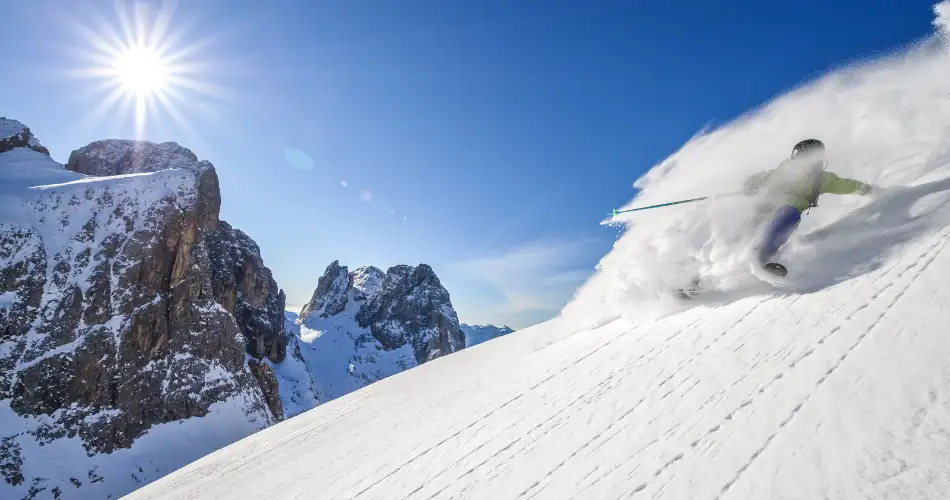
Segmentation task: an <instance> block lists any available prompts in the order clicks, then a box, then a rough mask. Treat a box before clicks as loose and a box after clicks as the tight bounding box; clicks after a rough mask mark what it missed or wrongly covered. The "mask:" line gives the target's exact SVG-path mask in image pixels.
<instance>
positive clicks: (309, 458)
mask: <svg viewBox="0 0 950 500" xmlns="http://www.w3.org/2000/svg"><path fill="white" fill-rule="evenodd" d="M947 5H950V4H944V5H943V7H942V8H943V9H944V10H945V11H946V9H947ZM938 24H940V23H938ZM928 43H930V42H928ZM947 67H950V51H948V50H947V48H946V47H945V46H944V47H941V46H935V45H932V44H930V45H928V44H924V45H922V46H921V47H917V48H914V49H912V50H910V51H909V52H908V53H906V54H897V55H895V56H892V57H891V58H890V59H884V60H881V61H877V62H875V63H872V64H866V65H860V66H858V67H853V68H845V69H843V70H841V71H839V72H837V73H834V74H832V75H830V76H829V77H828V78H827V79H823V80H821V81H819V82H816V83H814V84H812V85H809V86H806V87H804V88H803V89H799V90H797V91H795V92H792V93H790V94H789V95H787V96H784V97H782V98H780V99H778V100H777V101H776V102H775V103H772V104H770V105H769V106H766V107H764V108H763V109H760V110H758V111H756V112H755V113H752V114H750V115H749V116H746V117H743V118H742V119H740V120H737V121H736V122H735V123H733V124H729V125H727V126H724V127H722V128H721V129H719V130H717V131H713V132H710V133H709V134H705V135H701V136H699V137H697V138H695V139H693V140H692V141H690V142H689V143H688V144H687V145H686V146H684V148H683V149H682V150H681V151H679V152H677V153H676V154H674V155H673V156H671V158H670V159H668V160H667V161H665V162H663V163H662V164H660V165H658V166H657V167H655V168H654V169H653V170H652V171H651V172H650V173H649V174H648V175H647V176H645V177H644V179H641V180H640V181H638V184H637V186H638V187H641V188H642V192H641V193H640V195H639V196H638V198H637V199H636V200H635V201H636V204H641V203H643V204H645V203H648V202H653V201H663V200H668V199H676V198H678V197H688V196H690V195H692V194H695V193H696V191H697V190H699V189H716V188H723V189H722V190H723V191H724V192H726V191H728V190H731V189H734V181H735V180H736V179H740V178H741V177H742V176H743V175H745V174H748V173H751V172H752V171H754V170H756V169H759V168H761V167H762V166H763V165H764V164H767V163H769V162H773V163H774V160H775V159H776V158H777V155H778V154H779V153H778V152H779V151H781V154H787V151H785V148H786V147H787V146H788V145H787V144H786V143H788V142H790V141H792V140H793V139H799V138H800V136H801V135H805V136H810V135H818V136H820V137H821V138H823V139H826V142H828V143H829V147H830V148H834V149H833V151H835V152H834V153H830V154H832V155H833V156H834V157H833V159H834V167H833V168H832V170H835V171H837V172H838V173H840V174H842V175H848V176H853V177H857V178H861V179H863V180H867V181H870V182H873V183H875V184H876V185H881V186H885V187H892V188H893V189H891V190H885V191H883V192H879V193H878V195H877V196H876V197H875V198H873V199H870V200H868V199H854V198H851V199H842V198H840V197H839V198H830V199H829V201H827V202H826V201H824V200H825V198H824V197H823V198H822V203H821V206H820V207H819V208H818V209H816V210H814V212H813V213H811V214H809V216H808V217H807V218H806V219H807V220H806V221H805V222H803V224H802V227H801V228H800V230H799V231H798V233H796V235H795V236H794V237H793V239H792V240H791V241H790V242H789V245H788V246H787V247H786V249H784V250H783V254H781V255H782V256H783V258H785V259H787V260H788V261H789V262H794V263H795V264H794V265H792V266H790V268H791V273H790V276H789V278H788V279H787V280H782V281H776V282H775V283H774V284H773V285H766V284H763V283H759V282H755V283H754V284H753V285H752V286H749V280H747V279H736V280H733V279H731V278H730V277H732V276H734V275H736V274H737V273H738V274H741V273H742V272H743V271H742V270H743V266H745V264H744V263H743V262H742V260H741V258H740V257H738V256H739V255H740V254H741V250H742V248H743V247H742V242H741V238H739V236H741V231H737V230H736V227H740V226H741V221H742V214H744V213H746V211H747V210H746V209H747V208H748V207H746V206H743V205H741V203H738V202H736V203H733V202H729V201H722V202H721V203H719V204H709V205H705V206H701V207H700V206H689V205H687V206H682V207H680V208H677V209H676V210H670V211H666V212H662V211H658V212H656V216H655V217H650V218H643V217H639V216H633V215H631V216H625V217H624V218H623V221H624V223H625V224H627V225H628V230H627V232H626V233H625V234H624V235H623V236H621V237H620V238H619V239H618V242H617V244H616V245H615V248H614V250H613V251H612V252H611V253H610V254H608V255H607V256H606V257H605V258H604V260H603V261H602V262H601V264H600V266H599V269H598V273H597V274H596V275H595V276H594V277H593V278H592V279H591V280H590V281H589V282H588V283H587V284H586V285H585V286H584V287H582V289H581V290H579V292H578V294H577V296H576V297H575V299H574V300H573V301H572V303H571V304H570V305H569V306H568V307H566V308H565V311H564V313H563V314H562V316H561V317H559V318H557V319H555V320H552V321H550V322H548V323H545V324H542V325H538V326H535V327H532V328H527V329H524V330H520V331H517V332H514V333H511V334H508V335H505V336H503V337H499V338H497V339H494V340H492V341H491V342H487V343H485V344H483V345H479V346H478V347H477V348H475V349H470V350H463V351H461V352H458V353H455V354H453V355H451V356H446V357H443V358H439V359H437V360H434V361H432V362H429V363H426V364H424V365H422V366H419V367H417V368H414V369H412V370H409V371H406V372H403V373H400V374H398V375H394V376H392V377H389V378H386V379H384V380H381V381H379V382H376V383H374V384H372V385H369V386H367V387H365V388H363V389H360V390H358V391H355V392H353V393H350V394H347V395H346V396H343V397H340V398H338V399H334V400H332V401H330V402H328V403H326V404H323V405H321V406H319V407H317V408H315V409H313V410H311V411H308V412H305V413H303V414H301V415H299V416H297V417H294V418H292V419H290V420H287V421H284V422H282V423H280V424H277V425H275V426H273V427H270V428H268V429H265V430H263V431H261V432H259V433H256V434H254V435H252V436H250V437H248V438H246V439H244V440H242V441H241V442H238V443H235V444H234V445H232V446H229V447H226V448H224V449H221V450H219V451H217V452H215V453H214V454H212V455H209V456H207V457H204V458H202V459H200V460H198V461H196V462H195V463H193V464H191V465H189V466H187V467H185V468H183V469H181V470H179V471H177V472H175V473H173V474H171V475H169V476H167V477H165V478H163V479H161V480H159V481H157V482H155V483H152V484H150V485H148V486H146V487H145V488H143V489H141V490H139V491H137V492H134V493H133V494H132V495H130V497H129V498H132V499H166V498H234V497H243V498H257V497H266V498H275V499H282V498H287V499H291V498H308V497H315V496H318V497H320V498H327V499H352V498H360V499H376V498H380V499H382V498H408V499H416V500H442V499H462V498H491V499H495V498H504V499H521V500H528V499H541V498H544V499H548V498H555V499H561V498H585V499H586V498H591V499H595V498H596V499H599V498H610V499H613V498H633V499H641V498H642V499H657V500H659V499H663V500H669V499H681V498H697V499H707V500H730V499H744V498H756V499H766V498H771V499H791V498H796V499H798V498H824V499H835V500H838V499H841V500H843V499H856V498H875V499H877V498H895V499H896V498H908V499H930V498H950V361H948V360H950V336H948V335H947V334H946V329H947V327H946V325H950V307H948V306H947V305H946V304H950V287H948V286H947V275H948V272H947V271H948V270H950V252H947V251H946V250H947V246H948V242H950V229H947V227H948V225H950V128H948V127H947V125H946V116H947V113H948V112H950V83H948V82H950V80H947V79H946V68H947ZM803 108H804V109H803ZM816 128H817V129H818V130H817V132H816V133H814V134H812V133H811V132H814V131H815V129H816ZM790 137H791V138H792V139H790ZM737 161H738V162H739V163H740V164H738V165H734V163H735V162H737ZM730 176H731V177H730ZM720 177H721V178H723V179H725V178H729V181H728V182H726V181H725V180H717V179H719V178H720ZM717 182H718V184H717ZM661 214H663V215H662V216H661ZM720 219H721V220H723V221H726V222H728V224H725V223H724V224H719V223H718V222H716V221H717V220H720ZM697 221H698V222H697ZM733 226H736V227H733ZM643 263H646V264H643ZM665 263H669V265H666V267H664V266H665ZM682 263H685V264H683V265H682V266H680V264H682ZM654 264H655V265H654ZM679 267H682V269H679ZM671 269H674V272H670V270H671ZM695 271H699V272H701V273H705V275H706V276H712V277H714V278H723V279H721V280H720V281H719V283H720V284H721V285H722V290H721V292H722V293H718V294H716V293H713V294H709V295H708V296H703V297H699V298H696V299H693V300H690V301H687V302H686V303H676V304H675V305H672V306H671V302H670V301H664V300H663V299H662V297H661V298H659V299H658V298H657V295H658V293H659V292H661V291H664V290H667V291H668V290H670V289H673V288H671V286H675V285H676V284H677V283H681V281H677V280H678V279H680V278H684V277H688V275H687V273H692V272H695ZM678 273H679V274H682V276H680V275H678ZM770 286H772V287H773V288H772V289H771V290H770V289H769V287H770Z"/></svg>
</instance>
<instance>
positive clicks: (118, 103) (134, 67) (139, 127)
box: [74, 2, 223, 138]
mask: <svg viewBox="0 0 950 500" xmlns="http://www.w3.org/2000/svg"><path fill="white" fill-rule="evenodd" d="M155 5H156V4H154V3H146V2H137V3H134V4H131V5H129V4H125V3H123V2H116V4H115V9H116V10H115V20H116V21H118V23H117V24H116V23H114V22H109V21H107V20H106V19H105V18H102V17H97V19H98V22H96V23H94V24H92V25H86V24H84V23H75V24H74V26H75V28H76V29H77V30H78V31H79V34H80V36H81V37H82V38H84V39H85V40H86V42H87V44H88V45H87V46H86V50H80V51H79V55H81V56H82V57H83V58H84V59H86V60H87V63H88V65H86V66H84V67H82V68H80V69H77V70H76V71H75V73H74V74H76V75H77V76H79V77H83V78H85V77H89V78H93V79H95V80H98V82H99V84H100V85H99V86H97V88H96V89H95V91H96V94H97V95H96V97H95V98H94V99H95V100H94V106H95V107H94V109H93V110H92V112H90V113H89V115H88V116H87V117H86V119H87V120H88V121H89V122H90V123H92V122H95V121H98V120H100V119H103V118H110V119H116V118H122V119H124V118H125V117H126V116H129V115H131V116H132V118H133V121H134V125H135V134H136V137H138V138H143V137H144V135H145V127H146V124H147V123H148V122H150V120H151V118H152V117H154V118H157V119H160V118H162V117H163V116H168V117H171V118H172V120H174V122H175V123H176V124H177V125H178V126H179V127H181V128H182V129H184V130H185V131H186V132H191V127H190V125H189V123H188V121H189V120H188V119H187V118H186V116H185V113H184V112H183V111H184V110H185V109H188V110H194V109H199V106H198V105H199V104H200V109H205V110H207V109H210V108H209V106H208V104H210V103H209V101H207V99H208V98H212V99H216V98H219V97H220V95H221V94H222V92H223V91H222V89H221V88H220V87H218V86H215V85H213V84H211V82H209V81H207V77H208V76H209V73H208V72H207V70H208V67H209V63H208V62H207V61H201V60H198V59H196V57H200V56H201V54H200V52H201V51H202V50H201V49H202V48H203V47H205V45H206V43H205V42H206V41H207V39H194V38H191V40H190V43H185V41H186V40H189V38H190V37H189V33H188V32H187V31H182V30H181V27H183V26H193V24H192V23H189V22H187V21H185V22H173V17H174V8H175V5H177V2H161V7H160V10H159V11H158V12H150V9H151V8H153V7H154V6H155ZM184 103H188V106H182V105H183V104H184Z"/></svg>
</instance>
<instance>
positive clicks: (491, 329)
mask: <svg viewBox="0 0 950 500" xmlns="http://www.w3.org/2000/svg"><path fill="white" fill-rule="evenodd" d="M459 326H461V328H462V333H464V334H465V347H472V346H476V345H478V344H481V343H482V342H487V341H489V340H491V339H495V338H498V337H501V336H502V335H508V334H509V333H511V332H513V331H514V330H512V329H511V328H509V327H507V326H495V325H469V324H466V323H462V324H461V325H459Z"/></svg>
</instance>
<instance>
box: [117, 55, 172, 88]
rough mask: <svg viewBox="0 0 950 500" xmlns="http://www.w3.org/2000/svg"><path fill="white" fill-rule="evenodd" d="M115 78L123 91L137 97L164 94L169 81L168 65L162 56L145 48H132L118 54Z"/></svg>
mask: <svg viewBox="0 0 950 500" xmlns="http://www.w3.org/2000/svg"><path fill="white" fill-rule="evenodd" d="M113 69H114V70H115V76H116V77H117V78H118V79H119V84H120V85H121V86H122V89H123V90H124V91H126V92H128V93H129V94H132V95H134V96H136V97H145V98H148V97H151V96H153V95H154V94H155V93H157V92H163V91H164V90H165V85H166V83H167V81H168V76H169V75H168V65H167V64H166V62H165V61H164V60H163V58H162V56H161V54H159V53H158V52H157V51H155V50H150V49H148V48H144V47H131V48H128V49H126V50H123V51H122V52H120V53H118V54H116V57H115V61H114V62H113Z"/></svg>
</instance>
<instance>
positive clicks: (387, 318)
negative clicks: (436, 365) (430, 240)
mask: <svg viewBox="0 0 950 500" xmlns="http://www.w3.org/2000/svg"><path fill="white" fill-rule="evenodd" d="M356 320H357V321H358V322H359V324H360V326H362V327H364V328H366V327H369V328H370V331H371V332H372V333H373V337H375V338H376V339H377V340H378V341H379V342H380V343H381V344H382V345H383V347H385V348H387V349H395V348H397V347H399V346H401V345H405V344H409V345H411V346H412V349H413V352H414V353H415V356H416V361H417V362H419V363H423V362H425V361H430V360H432V359H435V358H438V357H440V356H444V355H446V354H451V353H453V352H456V351H459V350H461V349H464V348H465V335H464V334H463V333H462V330H461V328H460V327H459V321H458V316H457V315H456V313H455V309H453V307H452V301H451V299H450V298H449V292H448V290H446V289H445V287H443V286H442V283H441V282H440V281H439V277H438V276H436V274H435V272H434V271H433V270H432V268H431V267H429V266H428V265H426V264H419V265H418V266H417V267H412V266H406V265H401V266H394V267H391V268H389V270H388V271H387V272H386V277H385V279H384V280H383V282H382V286H381V288H380V290H379V291H378V292H377V293H376V294H375V295H374V296H373V298H372V300H370V301H368V302H366V303H365V304H363V306H361V307H360V310H359V312H358V313H357V315H356Z"/></svg>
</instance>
